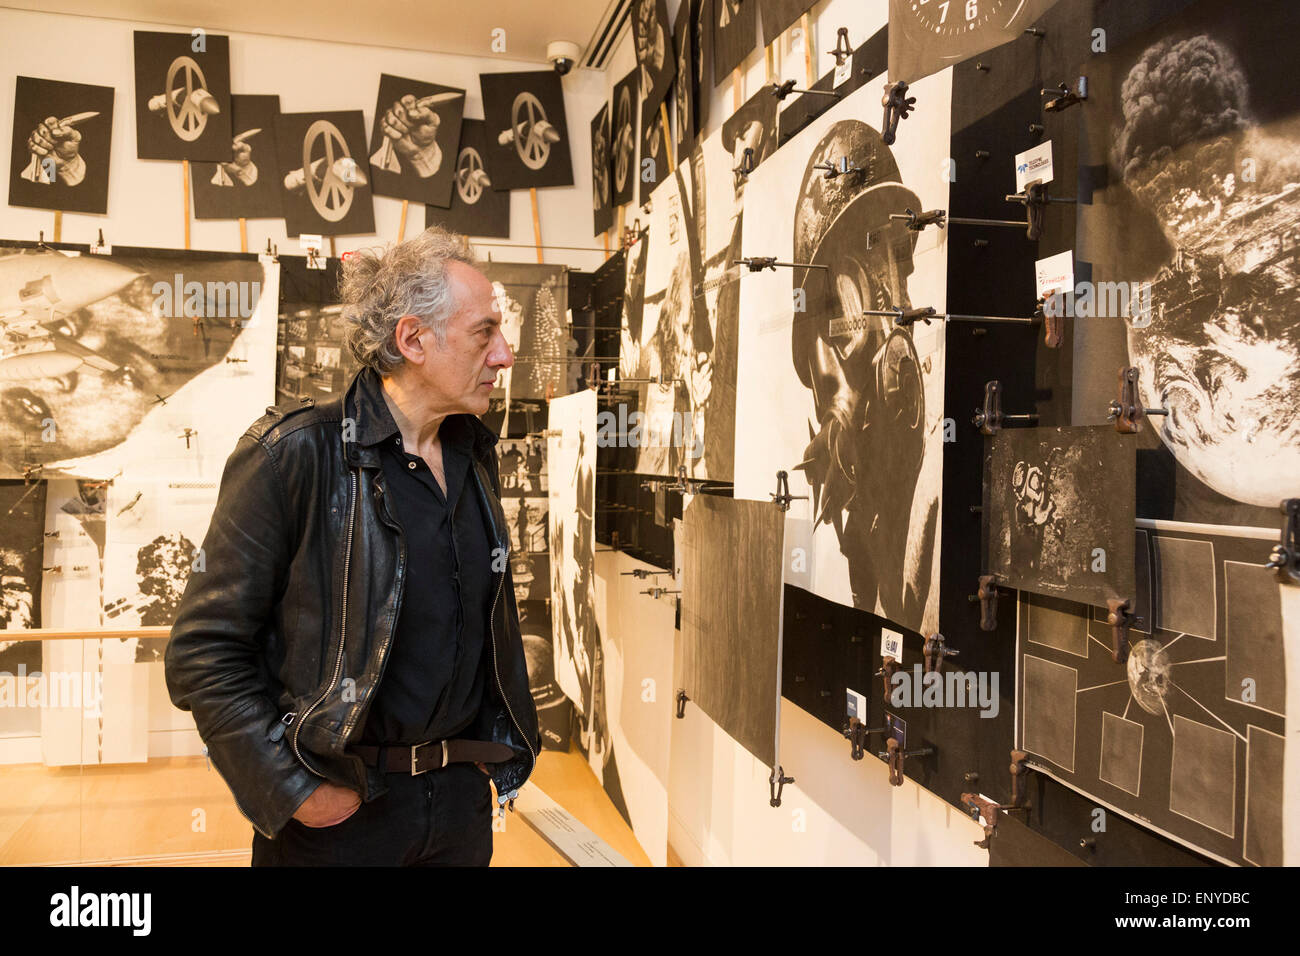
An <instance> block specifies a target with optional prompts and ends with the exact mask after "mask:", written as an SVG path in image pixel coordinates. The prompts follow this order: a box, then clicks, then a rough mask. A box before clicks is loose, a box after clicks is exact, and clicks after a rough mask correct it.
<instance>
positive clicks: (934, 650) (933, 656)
mask: <svg viewBox="0 0 1300 956" xmlns="http://www.w3.org/2000/svg"><path fill="white" fill-rule="evenodd" d="M922 653H923V654H924V655H925V672H926V673H927V674H939V673H942V672H943V662H944V660H946V659H947V658H949V657H956V656H957V655H958V654H959V653H960V652H959V651H957V650H954V649H953V648H951V647H948V646H947V645H946V644H945V642H944V639H943V635H942V634H940V633H939V632H938V631H935V632H934V633H933V634H931V635H930V636H929V637H927V638H926V639H925V645H924V647H923V648H922Z"/></svg>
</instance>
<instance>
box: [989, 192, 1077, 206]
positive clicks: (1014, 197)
mask: <svg viewBox="0 0 1300 956" xmlns="http://www.w3.org/2000/svg"><path fill="white" fill-rule="evenodd" d="M1038 201H1039V202H1064V203H1077V202H1078V201H1079V200H1078V199H1063V198H1057V197H1056V196H1044V197H1043V198H1042V199H1040V200H1038ZM1007 202H1018V203H1023V204H1025V205H1028V204H1029V200H1028V199H1027V198H1026V197H1025V194H1024V193H1011V194H1009V195H1008V196H1007Z"/></svg>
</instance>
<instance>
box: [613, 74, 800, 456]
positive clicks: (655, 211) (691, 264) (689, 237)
mask: <svg viewBox="0 0 1300 956" xmlns="http://www.w3.org/2000/svg"><path fill="white" fill-rule="evenodd" d="M775 124H776V100H774V99H773V98H772V97H771V96H768V95H766V94H758V95H756V96H754V97H751V98H750V99H749V100H748V101H747V102H746V103H745V104H744V105H743V106H742V107H741V108H740V109H739V110H738V111H737V112H736V113H734V114H733V115H732V116H731V117H729V118H728V119H727V121H726V122H725V123H723V126H722V129H721V130H719V131H718V132H717V133H714V134H713V135H712V136H710V137H708V138H707V139H705V140H703V141H702V142H700V143H697V144H696V146H695V148H694V150H693V151H692V153H691V156H690V159H689V162H688V163H681V164H679V165H678V166H677V167H676V170H675V171H674V173H673V174H672V175H671V176H670V177H669V178H668V180H667V181H666V182H665V184H664V185H663V186H661V187H660V189H659V190H658V191H657V192H656V193H655V195H656V199H655V202H654V204H653V208H652V209H651V212H650V214H649V217H648V232H647V235H646V237H645V238H643V239H642V240H641V242H640V243H639V244H638V245H639V246H641V247H642V248H640V249H636V250H634V251H633V252H631V253H629V256H628V293H627V295H626V296H625V300H624V316H623V319H624V321H623V332H622V338H621V343H620V349H619V358H620V363H621V367H622V369H623V373H624V375H625V376H626V377H629V378H639V379H644V380H650V379H653V380H656V381H662V383H663V384H660V385H656V384H651V385H648V386H647V387H646V388H645V389H644V396H643V400H642V403H641V404H642V407H641V409H640V411H641V412H642V413H643V415H645V416H646V417H647V419H648V429H647V434H646V436H645V439H644V440H643V441H642V442H641V444H640V453H639V458H638V463H637V469H638V470H639V471H641V472H643V473H647V474H668V475H675V474H677V469H678V468H679V467H682V466H684V467H685V468H686V472H687V474H688V475H690V476H692V477H695V478H708V479H711V480H718V481H730V480H732V477H733V474H734V463H735V457H734V451H735V420H736V369H737V361H738V357H737V344H738V337H737V336H738V326H739V322H740V281H741V277H742V275H743V274H744V273H743V272H742V267H739V266H737V265H736V264H735V263H736V260H737V259H739V258H740V256H741V254H742V253H741V248H740V238H741V226H742V222H743V218H744V217H743V211H744V206H745V195H746V191H747V189H748V188H749V186H748V182H749V177H748V176H747V175H742V174H739V173H738V172H737V168H738V167H739V166H740V164H741V163H742V161H745V157H746V152H745V151H746V150H751V151H752V153H751V154H750V155H751V157H752V159H753V162H754V163H755V164H758V163H761V162H762V160H763V159H764V158H765V157H767V156H768V155H769V154H770V153H771V152H772V151H773V150H774V149H775V148H776V128H775ZM642 260H644V262H643V261H642ZM638 288H639V289H640V290H641V291H640V292H638ZM774 473H775V472H774Z"/></svg>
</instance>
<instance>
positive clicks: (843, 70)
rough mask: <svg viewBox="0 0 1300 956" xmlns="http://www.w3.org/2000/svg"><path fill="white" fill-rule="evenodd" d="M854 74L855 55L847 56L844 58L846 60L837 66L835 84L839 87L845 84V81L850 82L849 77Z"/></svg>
mask: <svg viewBox="0 0 1300 956" xmlns="http://www.w3.org/2000/svg"><path fill="white" fill-rule="evenodd" d="M852 75H853V57H851V56H847V57H845V58H844V62H843V63H841V64H840V65H839V66H837V67H836V68H835V80H834V86H835V87H836V88H837V89H838V88H839V87H841V86H843V85H844V84H845V83H847V82H848V79H849V77H850V76H852Z"/></svg>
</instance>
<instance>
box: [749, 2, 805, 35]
mask: <svg viewBox="0 0 1300 956" xmlns="http://www.w3.org/2000/svg"><path fill="white" fill-rule="evenodd" d="M816 2H817V0H758V18H759V19H760V20H762V21H763V46H771V45H772V44H773V43H775V42H776V41H777V39H778V38H779V37H780V36H781V34H782V33H784V32H785V31H786V30H788V29H790V27H792V26H793V25H794V24H795V23H797V22H798V21H799V17H801V16H802V15H803V14H805V13H807V12H808V11H809V10H811V9H812V8H813V5H814V4H815V3H816ZM804 42H805V43H807V42H808V39H807V38H805V39H804Z"/></svg>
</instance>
